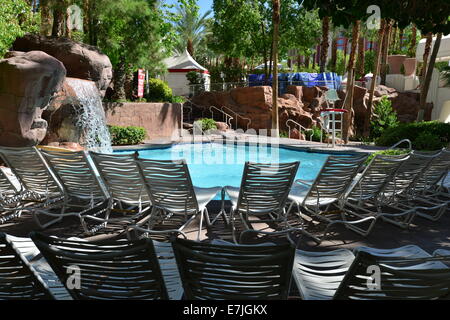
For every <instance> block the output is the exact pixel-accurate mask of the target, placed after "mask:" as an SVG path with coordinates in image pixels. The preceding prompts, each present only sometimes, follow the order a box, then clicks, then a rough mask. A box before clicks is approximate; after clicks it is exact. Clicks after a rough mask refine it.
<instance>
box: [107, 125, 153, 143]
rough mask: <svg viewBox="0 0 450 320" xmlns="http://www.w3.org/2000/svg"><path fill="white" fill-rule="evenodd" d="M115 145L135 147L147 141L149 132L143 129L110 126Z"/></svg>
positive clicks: (112, 140)
mask: <svg viewBox="0 0 450 320" xmlns="http://www.w3.org/2000/svg"><path fill="white" fill-rule="evenodd" d="M108 129H109V133H110V135H111V142H112V144H113V145H134V144H139V143H141V142H143V141H144V140H145V137H146V136H147V131H146V130H145V128H142V127H134V126H129V127H121V126H108Z"/></svg>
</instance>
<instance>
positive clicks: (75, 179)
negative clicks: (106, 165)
mask: <svg viewBox="0 0 450 320" xmlns="http://www.w3.org/2000/svg"><path fill="white" fill-rule="evenodd" d="M41 153H42V155H43V156H44V158H45V159H46V160H47V163H48V164H49V166H50V168H51V169H52V170H53V172H54V173H55V174H56V176H57V178H58V179H59V180H60V181H61V182H62V186H63V188H64V190H65V192H66V193H67V194H68V195H70V196H73V197H76V198H79V199H107V198H108V193H107V191H106V190H104V188H103V187H102V185H101V183H100V181H99V179H98V178H97V176H96V174H95V172H94V169H93V167H92V166H91V164H90V163H89V160H88V158H87V154H86V151H78V152H64V151H46V150H42V151H41Z"/></svg>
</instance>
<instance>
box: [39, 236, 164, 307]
mask: <svg viewBox="0 0 450 320" xmlns="http://www.w3.org/2000/svg"><path fill="white" fill-rule="evenodd" d="M31 239H32V240H33V241H34V243H35V244H36V246H37V247H38V248H39V250H40V251H41V253H42V255H43V256H44V257H45V259H46V260H47V261H48V263H49V264H50V266H51V267H52V269H53V270H54V271H55V273H56V275H57V276H58V277H59V279H60V281H61V282H62V283H63V284H64V285H65V287H66V289H67V291H69V293H70V294H71V296H72V298H73V299H77V300H86V299H101V300H108V299H117V300H118V299H139V300H141V299H158V300H159V299H168V295H167V290H166V287H165V285H164V280H163V277H162V274H161V270H160V267H159V263H158V260H157V257H156V254H155V249H154V246H153V243H152V241H151V240H149V239H143V240H139V241H134V242H128V241H99V242H87V241H76V240H65V239H59V238H56V237H49V236H46V235H43V234H41V233H36V232H33V233H32V234H31ZM78 276H79V277H80V278H78V279H77V277H78ZM78 280H79V281H78Z"/></svg>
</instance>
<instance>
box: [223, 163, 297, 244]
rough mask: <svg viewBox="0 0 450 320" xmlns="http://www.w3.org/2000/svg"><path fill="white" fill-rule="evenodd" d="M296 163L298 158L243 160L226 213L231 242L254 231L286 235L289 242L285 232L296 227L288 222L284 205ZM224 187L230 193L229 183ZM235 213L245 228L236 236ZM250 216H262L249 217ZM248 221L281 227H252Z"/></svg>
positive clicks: (295, 169) (240, 240)
mask: <svg viewBox="0 0 450 320" xmlns="http://www.w3.org/2000/svg"><path fill="white" fill-rule="evenodd" d="M299 165H300V162H290V163H277V164H270V163H253V162H246V163H245V167H244V173H243V176H242V181H241V187H240V188H239V195H238V196H237V200H236V204H232V207H231V209H230V213H229V217H230V226H231V231H232V236H233V240H234V242H236V243H241V242H242V239H243V238H244V236H245V235H247V234H250V233H256V234H265V235H269V236H270V235H273V236H276V235H286V236H287V238H288V240H289V241H291V242H292V243H293V241H292V240H291V239H290V236H289V234H290V232H291V231H295V230H297V229H298V228H292V227H291V226H289V224H288V222H287V214H286V208H285V207H286V202H287V199H288V195H289V192H290V190H291V187H292V183H293V181H294V179H295V175H296V173H297V170H298V167H299ZM224 190H225V192H227V193H228V195H230V196H231V194H230V190H231V188H230V187H225V188H224ZM232 202H233V201H232ZM237 215H238V216H239V218H240V220H241V221H242V222H243V225H244V228H245V230H244V231H243V232H241V234H240V236H239V240H238V239H237V235H236V227H235V226H236V225H235V224H236V221H235V219H236V218H237V217H236V216H237ZM267 215H269V218H265V217H267ZM252 217H253V218H256V217H257V218H262V219H259V220H257V221H251V218H252ZM252 222H257V223H260V222H263V223H264V222H266V223H276V224H277V226H279V227H281V228H282V230H280V231H264V230H256V229H254V228H253V226H252Z"/></svg>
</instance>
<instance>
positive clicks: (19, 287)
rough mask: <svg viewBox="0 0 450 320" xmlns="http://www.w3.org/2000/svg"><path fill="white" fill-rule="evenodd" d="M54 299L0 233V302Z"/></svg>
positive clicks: (26, 262)
mask: <svg viewBox="0 0 450 320" xmlns="http://www.w3.org/2000/svg"><path fill="white" fill-rule="evenodd" d="M30 299H33V300H34V299H36V300H37V299H44V300H45V299H46V300H50V299H52V300H53V299H54V297H53V295H52V294H51V293H50V291H49V289H48V287H47V285H46V284H45V283H44V282H43V281H42V279H41V278H40V277H39V275H38V274H37V273H36V272H35V271H34V270H33V269H32V267H31V266H30V264H29V263H28V261H27V260H26V259H25V257H23V256H22V254H20V252H19V251H18V250H17V249H16V248H15V246H14V244H13V243H12V242H11V241H10V240H9V239H8V238H7V236H6V234H4V233H2V232H0V300H30Z"/></svg>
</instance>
